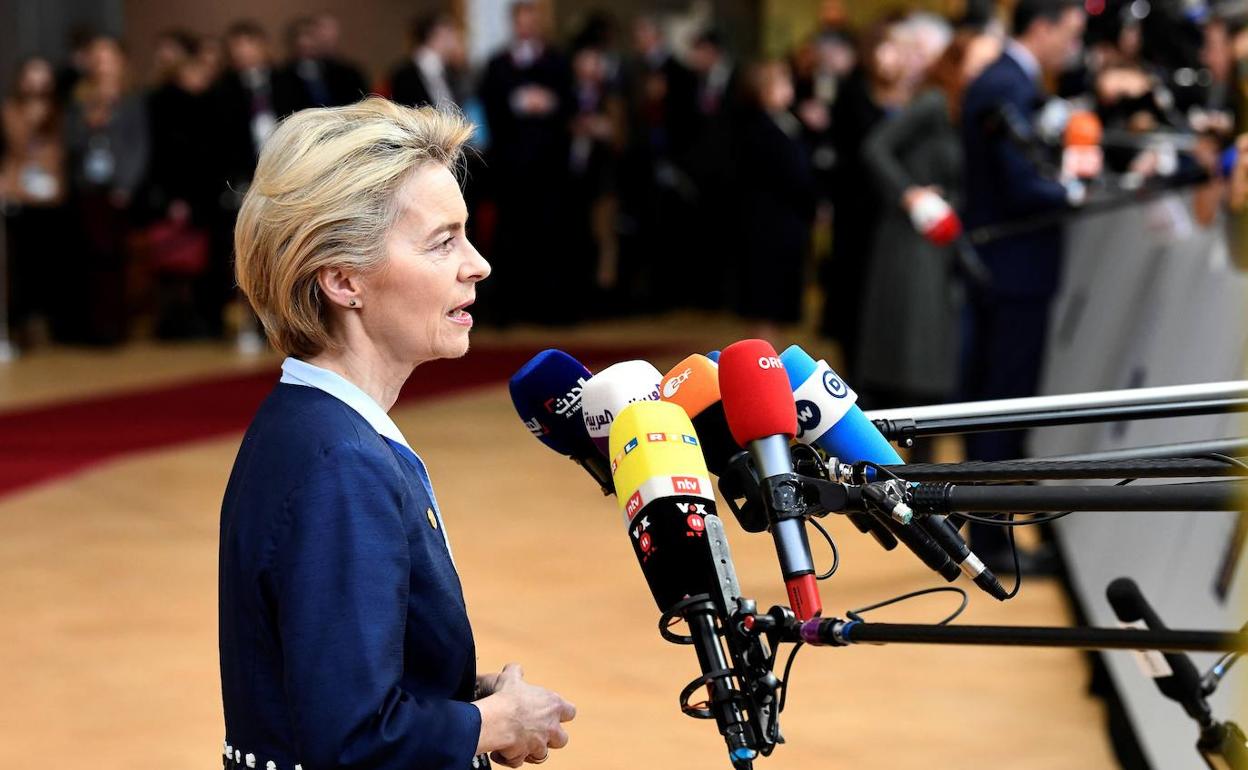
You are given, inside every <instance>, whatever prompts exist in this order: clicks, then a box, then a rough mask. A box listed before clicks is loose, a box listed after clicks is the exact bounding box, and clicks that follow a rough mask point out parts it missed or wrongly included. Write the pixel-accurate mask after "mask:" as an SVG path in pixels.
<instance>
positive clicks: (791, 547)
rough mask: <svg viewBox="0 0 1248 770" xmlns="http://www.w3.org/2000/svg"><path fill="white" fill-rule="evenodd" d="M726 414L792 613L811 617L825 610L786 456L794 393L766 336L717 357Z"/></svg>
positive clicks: (794, 430)
mask: <svg viewBox="0 0 1248 770" xmlns="http://www.w3.org/2000/svg"><path fill="white" fill-rule="evenodd" d="M719 389H720V392H721V394H722V396H723V403H724V416H725V417H726V418H727V419H728V427H729V429H730V430H731V431H732V436H733V438H734V439H736V442H737V443H738V444H740V445H741V446H743V447H746V448H747V449H749V451H750V455H751V456H752V457H753V458H754V466H755V468H756V469H757V471H758V477H759V479H760V480H761V481H762V486H763V496H762V499H763V506H764V508H765V509H766V511H767V520H768V521H769V522H770V523H771V536H772V538H773V539H774V540H775V544H776V555H777V556H778V557H779V558H780V572H781V574H782V575H783V576H784V585H785V589H786V590H787V591H788V594H789V603H790V605H791V606H792V608H793V612H794V614H796V615H797V617H798V619H800V620H810V619H811V618H813V617H815V616H816V615H818V614H819V613H820V612H822V610H823V606H822V603H821V602H820V600H819V586H818V584H817V582H816V579H815V565H814V562H813V561H812V559H811V558H810V541H809V540H808V539H807V537H806V522H805V520H804V519H803V518H802V513H803V510H804V506H803V504H802V502H801V490H800V488H799V485H798V482H797V474H795V473H794V472H793V461H792V459H791V458H790V457H789V439H791V438H793V436H794V434H796V433H797V413H796V411H795V409H794V407H793V391H792V390H790V389H789V380H788V378H787V377H786V376H785V373H784V364H783V363H781V361H780V357H779V356H777V355H776V351H775V348H773V347H772V346H771V345H770V344H769V343H767V342H766V341H764V340H741V341H740V342H734V343H732V344H731V345H729V346H728V347H726V348H724V351H723V354H722V355H721V356H720V359H719Z"/></svg>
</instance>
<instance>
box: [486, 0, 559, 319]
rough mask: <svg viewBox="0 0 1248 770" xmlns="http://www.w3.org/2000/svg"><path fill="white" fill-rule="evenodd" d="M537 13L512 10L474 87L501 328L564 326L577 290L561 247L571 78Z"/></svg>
mask: <svg viewBox="0 0 1248 770" xmlns="http://www.w3.org/2000/svg"><path fill="white" fill-rule="evenodd" d="M539 14H540V12H539V10H538V8H537V6H536V4H534V3H532V2H528V1H527V0H521V1H520V2H516V3H514V4H513V5H512V6H511V22H512V40H511V42H510V43H509V44H508V46H507V47H506V48H505V49H504V50H502V51H500V52H499V53H497V54H495V55H494V56H493V57H492V58H491V59H490V61H489V64H488V65H487V66H486V70H485V76H484V78H483V79H482V82H481V101H482V103H483V104H484V106H485V114H486V122H487V123H488V124H489V130H490V137H491V139H490V147H489V150H488V154H487V161H488V163H489V166H490V168H491V175H492V179H493V181H494V185H493V192H494V196H495V200H496V203H497V205H498V225H497V229H496V231H495V235H494V243H493V252H492V253H491V255H490V258H491V259H492V261H493V262H494V267H495V270H496V274H495V276H496V277H495V281H496V283H497V285H496V286H495V287H494V289H495V291H496V292H497V295H496V298H495V301H496V303H498V304H499V308H498V313H499V319H498V320H500V321H502V322H504V323H506V322H514V321H541V322H556V323H557V322H563V321H566V320H568V315H569V314H568V312H567V307H568V298H569V297H570V296H572V292H575V291H577V290H580V289H583V287H577V286H570V285H569V281H568V279H567V275H568V271H569V269H570V268H569V265H568V264H567V262H568V259H569V254H568V249H567V243H566V242H565V241H566V238H565V233H566V231H567V227H566V220H567V216H568V214H567V206H566V195H567V193H568V185H567V179H568V152H569V150H568V148H569V139H570V137H569V133H568V121H569V118H570V117H571V115H572V111H573V105H574V100H573V97H572V73H571V70H570V68H569V66H568V63H567V60H566V59H564V57H563V56H562V55H561V54H560V53H559V52H558V51H556V50H554V49H553V48H552V47H551V46H550V45H548V44H547V42H546V40H545V37H544V35H543V32H542V25H543V22H542V18H541V16H540V15H539ZM536 244H541V246H540V248H535V245H536Z"/></svg>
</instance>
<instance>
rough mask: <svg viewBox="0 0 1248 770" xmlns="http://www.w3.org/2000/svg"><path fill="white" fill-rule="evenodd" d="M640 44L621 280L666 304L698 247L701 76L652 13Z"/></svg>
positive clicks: (639, 30)
mask: <svg viewBox="0 0 1248 770" xmlns="http://www.w3.org/2000/svg"><path fill="white" fill-rule="evenodd" d="M633 50H634V56H633V58H632V60H631V61H630V62H629V63H628V65H627V66H626V69H625V73H624V75H625V84H624V90H625V93H626V95H627V99H628V127H629V141H628V146H627V149H626V150H625V156H624V159H623V162H622V163H621V164H620V179H619V184H620V204H621V209H622V216H623V219H624V220H625V222H626V223H627V225H626V228H625V229H626V230H627V231H629V235H628V236H627V237H626V238H624V239H623V242H622V244H621V264H620V285H621V288H622V289H623V291H624V294H625V295H626V297H627V298H628V299H629V300H630V301H631V302H632V304H633V307H634V309H638V310H644V309H650V310H660V309H662V310H666V309H670V308H671V307H672V306H674V305H675V304H676V303H677V302H678V301H681V300H682V299H684V297H683V295H684V294H685V292H676V291H675V290H674V289H673V287H675V286H680V284H681V282H680V281H671V282H667V281H665V280H664V279H663V276H664V275H665V274H666V271H667V270H669V269H670V266H671V265H672V264H674V263H675V260H681V259H683V258H684V257H685V256H686V255H688V254H689V253H691V252H690V249H692V248H696V247H697V246H696V245H695V244H690V243H688V242H687V239H688V238H689V237H690V233H691V232H693V228H691V227H690V225H689V222H690V218H691V216H692V214H693V211H692V201H693V198H694V195H695V190H694V187H693V181H692V180H691V178H690V176H689V173H688V166H687V162H688V154H689V149H690V148H691V147H692V146H693V145H694V143H695V142H696V139H697V131H698V79H697V76H696V75H695V74H694V73H693V72H692V71H691V70H690V69H689V68H688V67H686V66H685V65H684V64H682V63H681V62H680V60H679V59H677V58H676V56H675V55H674V54H673V53H672V51H671V48H670V46H668V44H667V42H666V40H665V39H664V34H663V30H662V28H661V26H660V24H659V21H658V19H657V18H655V17H653V16H641V17H639V18H637V20H636V21H635V22H634V23H633ZM682 264H683V263H682Z"/></svg>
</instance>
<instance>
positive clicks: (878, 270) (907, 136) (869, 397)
mask: <svg viewBox="0 0 1248 770" xmlns="http://www.w3.org/2000/svg"><path fill="white" fill-rule="evenodd" d="M1000 53H1001V44H1000V42H999V41H998V40H997V39H996V38H994V37H990V36H987V35H979V34H976V33H973V32H962V33H959V34H958V35H957V37H955V38H954V39H953V41H952V42H951V43H950V44H949V45H948V46H947V47H946V49H945V51H944V53H943V54H941V56H940V57H939V58H938V59H937V60H936V62H935V64H933V65H932V67H931V70H930V72H929V74H928V78H927V82H926V84H925V85H924V86H923V87H922V88H921V89H920V91H919V93H918V94H917V95H916V96H915V98H914V99H913V101H911V103H910V104H908V105H907V106H906V107H905V108H904V109H903V110H901V112H899V113H898V114H897V115H896V116H895V117H894V118H892V119H891V120H886V121H883V122H882V123H880V124H879V125H878V126H876V128H875V129H874V130H873V131H872V132H871V134H870V135H869V136H868V137H867V140H866V141H865V142H864V143H863V158H864V160H865V162H866V167H867V169H868V170H869V171H870V172H871V174H872V176H873V178H874V184H875V186H876V188H877V189H879V190H880V192H881V193H882V196H883V197H882V199H881V202H882V204H883V209H884V213H883V215H882V217H881V220H880V226H879V228H878V229H877V230H876V238H875V247H874V249H873V254H872V257H871V262H870V267H869V269H868V273H867V281H866V295H865V297H864V302H863V319H862V328H861V331H860V333H861V335H862V336H861V340H860V341H859V344H858V346H857V347H858V360H857V361H855V362H853V363H854V366H853V369H854V372H855V382H857V383H858V386H857V387H858V388H859V393H860V394H861V398H862V403H863V407H864V408H870V409H888V408H892V407H900V406H913V405H920V404H931V403H941V402H943V401H947V400H948V399H949V398H950V397H951V396H952V395H953V394H954V391H955V388H956V387H957V382H958V360H959V344H960V340H959V320H960V313H961V309H962V302H961V287H960V285H959V284H958V282H957V281H956V280H955V275H954V273H955V265H956V255H955V253H954V249H955V248H956V246H955V245H954V244H951V243H949V241H948V239H947V236H948V233H949V232H951V231H950V230H944V231H942V230H941V229H940V228H941V227H942V225H948V224H951V223H953V222H956V218H957V217H956V214H955V213H954V212H955V210H956V209H958V208H960V207H961V204H962V142H961V139H960V137H959V135H958V129H957V126H958V120H959V115H958V112H959V110H960V109H961V106H962V94H963V92H964V91H965V89H966V86H967V84H968V83H970V81H972V80H974V79H975V78H976V77H977V76H978V75H979V73H980V72H982V71H983V69H984V68H985V67H987V66H988V65H989V64H990V63H991V62H992V61H993V60H994V59H996V58H997V56H999V55H1000ZM920 446H924V445H922V444H921V445H920Z"/></svg>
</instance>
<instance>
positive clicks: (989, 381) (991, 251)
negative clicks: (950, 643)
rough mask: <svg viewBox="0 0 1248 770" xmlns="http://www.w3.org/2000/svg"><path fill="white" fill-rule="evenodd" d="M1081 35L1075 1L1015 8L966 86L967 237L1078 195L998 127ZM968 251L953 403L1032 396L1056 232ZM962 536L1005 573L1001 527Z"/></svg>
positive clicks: (1056, 265)
mask: <svg viewBox="0 0 1248 770" xmlns="http://www.w3.org/2000/svg"><path fill="white" fill-rule="evenodd" d="M1083 29H1084V11H1083V8H1082V7H1081V5H1080V4H1079V3H1078V2H1073V0H1019V2H1018V4H1017V5H1016V6H1015V7H1014V12H1013V37H1011V38H1010V39H1009V40H1008V41H1007V42H1006V45H1005V52H1004V53H1003V54H1002V56H1001V57H1000V58H998V59H997V60H996V61H995V62H993V63H992V64H991V65H990V66H989V67H988V68H987V69H985V70H984V72H983V73H982V74H981V75H980V76H979V77H978V78H976V79H975V81H974V82H972V83H971V84H970V86H969V87H968V88H967V90H966V97H965V99H964V100H963V105H962V126H961V134H962V149H963V154H964V157H965V163H966V205H965V216H964V217H963V219H964V222H965V224H966V227H967V228H968V229H972V228H976V227H981V226H984V225H991V224H1000V223H1003V222H1011V221H1018V220H1025V219H1026V218H1028V217H1031V216H1035V215H1037V214H1046V213H1049V212H1053V211H1059V210H1061V209H1063V208H1065V207H1067V206H1069V205H1070V204H1071V203H1072V202H1074V201H1077V199H1078V193H1079V190H1078V188H1077V187H1074V186H1065V185H1063V184H1062V183H1061V182H1059V181H1058V180H1056V179H1053V178H1049V177H1046V176H1044V175H1043V174H1042V173H1041V170H1040V169H1038V168H1037V167H1036V164H1035V163H1033V162H1032V160H1031V159H1030V158H1029V156H1028V154H1027V152H1026V151H1025V150H1024V149H1022V148H1020V147H1019V146H1018V142H1017V141H1016V140H1015V139H1014V138H1011V137H1010V136H1008V135H1007V134H1006V132H1005V131H1003V130H1001V129H1000V128H999V126H1000V125H1001V122H1002V118H1001V115H1002V113H1003V111H1013V112H1014V113H1015V117H1016V118H1021V119H1022V120H1024V121H1032V120H1034V112H1035V110H1036V106H1037V104H1038V102H1039V100H1040V95H1041V88H1042V84H1043V81H1044V79H1045V77H1046V76H1048V77H1052V76H1056V75H1057V74H1058V73H1059V72H1060V71H1062V69H1064V68H1065V67H1066V66H1067V65H1068V63H1069V62H1071V61H1073V60H1075V59H1076V58H1077V55H1078V53H1079V49H1080V42H1081V39H1082V35H1083ZM977 250H978V253H979V257H980V259H981V260H982V262H983V263H984V265H985V266H986V267H987V269H988V273H989V276H988V280H989V283H988V285H987V287H986V288H975V289H973V290H972V291H970V292H969V293H968V296H967V299H968V301H967V304H966V311H965V319H964V324H963V329H964V333H965V335H966V337H965V339H964V341H963V350H964V351H965V353H964V367H965V368H964V371H963V387H962V389H963V393H962V396H963V397H964V398H966V399H967V400H971V401H981V400H989V399H997V398H1016V397H1023V396H1031V395H1034V394H1035V392H1036V388H1037V386H1038V384H1039V377H1040V365H1041V362H1042V361H1043V358H1044V346H1045V338H1046V336H1047V333H1048V326H1049V306H1050V305H1051V303H1052V300H1053V297H1054V296H1055V294H1056V292H1057V288H1058V283H1059V278H1060V275H1061V263H1062V230H1061V227H1060V226H1058V225H1052V226H1046V227H1040V228H1033V229H1030V230H1028V231H1027V232H1025V233H1022V234H1018V235H1012V236H1006V237H1002V238H997V239H996V240H993V241H990V242H988V243H984V244H980V245H979V246H978V249H977ZM1024 450H1025V446H1024V434H1023V433H1022V432H1020V431H1012V432H994V433H972V434H970V435H969V436H967V437H966V455H967V459H969V460H1009V459H1015V458H1019V457H1023V456H1025V454H1024ZM971 534H972V539H973V541H974V542H973V546H974V548H975V552H976V553H977V554H979V556H980V557H981V558H982V559H983V560H984V562H985V563H986V564H988V566H989V567H990V568H992V569H993V570H1005V569H1012V568H1013V564H1012V561H1011V560H1010V555H1009V548H1008V544H1007V541H1006V538H1005V535H1004V532H1003V530H1002V528H1000V527H993V526H990V525H979V526H975V525H972V527H971ZM1045 561H1048V560H1043V559H1039V558H1038V557H1036V556H1033V555H1032V554H1024V557H1023V566H1024V567H1025V568H1029V569H1030V570H1031V571H1034V572H1044V571H1048V570H1049V569H1051V568H1052V567H1051V565H1050V564H1045V563H1044V562H1045Z"/></svg>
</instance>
